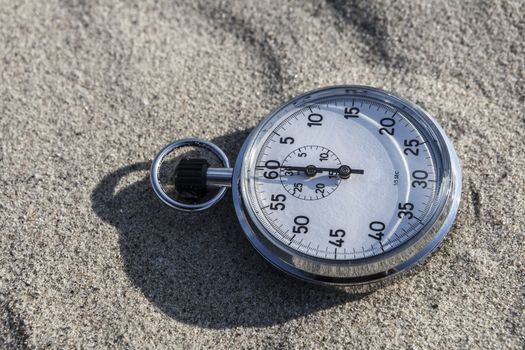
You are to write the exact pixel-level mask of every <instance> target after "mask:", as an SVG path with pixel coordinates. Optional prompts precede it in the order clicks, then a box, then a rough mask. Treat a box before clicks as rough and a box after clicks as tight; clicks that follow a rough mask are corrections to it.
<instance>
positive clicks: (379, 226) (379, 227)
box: [368, 221, 385, 241]
mask: <svg viewBox="0 0 525 350" xmlns="http://www.w3.org/2000/svg"><path fill="white" fill-rule="evenodd" d="M368 227H369V228H370V230H372V231H373V233H369V234H368V237H370V238H373V239H375V240H378V241H381V239H383V236H384V235H385V234H384V233H383V231H384V230H385V224H384V223H382V222H381V221H372V222H371V223H370V225H368Z"/></svg>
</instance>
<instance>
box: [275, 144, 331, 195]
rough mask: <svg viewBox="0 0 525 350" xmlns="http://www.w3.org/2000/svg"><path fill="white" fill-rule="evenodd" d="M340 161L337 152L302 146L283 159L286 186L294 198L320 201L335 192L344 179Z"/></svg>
mask: <svg viewBox="0 0 525 350" xmlns="http://www.w3.org/2000/svg"><path fill="white" fill-rule="evenodd" d="M340 167H341V161H340V160H339V158H338V157H337V156H336V155H335V153H334V152H332V151H330V150H329V149H327V148H324V147H322V146H316V145H309V146H303V147H299V148H298V149H296V150H294V151H293V152H291V153H290V154H288V155H287V156H286V158H285V159H284V161H283V163H282V165H281V168H280V174H279V175H280V179H281V183H282V185H283V187H284V188H285V189H286V191H287V192H288V193H290V194H291V195H292V196H294V197H297V198H299V199H304V200H317V199H321V198H325V197H327V196H329V195H330V194H331V193H333V192H334V191H335V190H336V189H337V187H338V186H339V183H340V182H341V177H340V176H339V173H338V169H339V168H340Z"/></svg>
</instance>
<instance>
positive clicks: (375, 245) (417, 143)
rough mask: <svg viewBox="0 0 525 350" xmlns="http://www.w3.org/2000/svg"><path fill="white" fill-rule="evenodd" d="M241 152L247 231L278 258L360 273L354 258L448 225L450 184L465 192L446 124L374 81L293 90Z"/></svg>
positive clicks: (379, 255)
mask: <svg viewBox="0 0 525 350" xmlns="http://www.w3.org/2000/svg"><path fill="white" fill-rule="evenodd" d="M239 159H240V160H241V162H240V163H242V166H240V169H239V171H238V176H239V179H240V181H239V183H240V193H239V196H240V197H241V198H239V200H240V201H242V206H238V207H239V208H240V210H241V211H242V216H245V217H246V218H247V219H248V221H249V222H250V225H248V226H249V228H248V227H246V226H245V231H247V230H248V231H249V232H247V234H248V237H249V238H250V240H251V241H252V243H254V245H255V246H256V248H258V249H259V248H261V246H264V247H265V249H262V250H263V251H261V249H259V251H261V253H263V255H266V257H267V258H268V259H269V260H270V261H272V262H274V263H275V260H279V259H280V260H283V261H286V263H285V264H287V265H290V266H291V267H292V268H299V269H307V270H311V272H313V271H321V270H323V267H329V266H338V268H337V271H338V272H333V274H335V275H338V274H348V275H355V274H356V271H355V270H354V271H352V269H353V266H355V264H361V265H362V264H366V263H367V262H368V261H369V262H372V261H374V262H377V261H381V260H388V259H390V260H392V257H393V256H395V255H403V254H402V253H403V251H405V250H408V248H409V247H411V246H413V244H414V242H415V241H417V240H418V239H419V238H421V237H422V236H424V235H425V234H426V233H428V232H435V231H439V230H440V229H441V226H442V224H443V223H442V222H440V219H439V218H442V217H443V214H445V216H447V215H446V214H448V211H450V199H451V192H453V193H452V197H454V198H455V197H457V199H458V200H459V194H458V193H457V189H456V188H453V187H454V186H455V185H457V184H458V181H459V175H458V174H459V164H458V163H457V159H456V157H455V154H454V151H453V149H452V147H451V145H450V143H449V142H448V140H447V139H446V136H445V135H444V134H443V132H442V130H441V128H439V126H438V125H437V124H436V122H435V121H434V120H433V119H432V118H430V117H429V116H428V114H427V113H425V112H424V111H423V110H421V109H420V108H419V107H417V106H415V105H413V104H411V103H410V102H408V101H405V100H403V99H401V98H398V97H396V96H394V95H392V94H389V93H387V92H384V91H381V90H377V89H373V88H367V87H356V86H346V87H333V88H326V89H322V90H318V91H314V92H312V93H308V94H305V95H303V96H300V97H298V98H296V99H293V100H291V101H290V102H288V103H286V104H284V105H283V106H281V107H280V108H279V109H277V110H276V111H274V112H272V113H271V114H270V115H269V116H268V117H267V118H266V119H264V120H263V121H262V122H261V124H260V125H259V126H258V127H257V128H256V129H254V131H253V132H252V134H251V135H250V137H249V139H248V140H247V142H246V144H245V147H244V150H243V152H242V154H241V155H240V158H239ZM453 168H454V169H453ZM453 172H455V173H456V174H453ZM454 176H455V177H456V178H457V179H456V180H455V181H453V177H454ZM456 187H457V186H456ZM452 189H453V191H452ZM456 207H457V205H456ZM238 213H239V211H238ZM454 214H455V209H454ZM241 221H242V220H241ZM441 231H443V230H441ZM445 233H446V232H445ZM441 234H442V235H443V233H441ZM418 249H419V248H418ZM266 250H268V251H271V252H272V253H271V254H270V253H265V251H266ZM412 253H413V252H412ZM412 253H411V254H409V255H410V256H413V255H414V254H412ZM269 254H270V255H271V256H268V255H269ZM394 260H396V259H393V260H392V262H393V261H394ZM400 262H401V263H403V259H397V260H396V263H400ZM277 265H279V264H277ZM387 265H388V264H387ZM372 270H373V269H372ZM357 274H359V273H357ZM336 277H337V276H336Z"/></svg>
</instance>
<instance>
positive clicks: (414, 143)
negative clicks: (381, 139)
mask: <svg viewBox="0 0 525 350" xmlns="http://www.w3.org/2000/svg"><path fill="white" fill-rule="evenodd" d="M403 144H404V145H405V149H404V150H403V153H404V154H406V155H407V156H408V155H410V154H413V155H415V156H418V155H419V148H417V147H418V146H419V141H418V140H405V141H404V142H403Z"/></svg>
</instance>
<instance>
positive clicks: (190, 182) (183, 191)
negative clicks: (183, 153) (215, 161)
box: [175, 158, 210, 198]
mask: <svg viewBox="0 0 525 350" xmlns="http://www.w3.org/2000/svg"><path fill="white" fill-rule="evenodd" d="M209 166H210V164H209V163H208V161H207V160H206V159H201V158H185V159H182V160H181V161H180V162H179V164H178V165H177V168H176V170H175V188H176V190H177V192H179V194H180V195H182V196H185V197H196V198H202V197H204V196H205V195H206V193H207V192H208V187H207V186H206V172H207V171H208V168H209Z"/></svg>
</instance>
